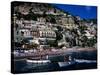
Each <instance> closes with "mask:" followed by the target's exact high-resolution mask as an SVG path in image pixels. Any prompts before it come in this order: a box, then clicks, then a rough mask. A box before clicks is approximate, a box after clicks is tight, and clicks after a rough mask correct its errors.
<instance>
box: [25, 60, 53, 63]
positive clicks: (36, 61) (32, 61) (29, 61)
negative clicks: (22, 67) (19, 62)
mask: <svg viewBox="0 0 100 75" xmlns="http://www.w3.org/2000/svg"><path fill="white" fill-rule="evenodd" d="M26 61H27V62H28V63H34V64H42V63H50V62H51V61H50V60H30V59H27V60H26Z"/></svg>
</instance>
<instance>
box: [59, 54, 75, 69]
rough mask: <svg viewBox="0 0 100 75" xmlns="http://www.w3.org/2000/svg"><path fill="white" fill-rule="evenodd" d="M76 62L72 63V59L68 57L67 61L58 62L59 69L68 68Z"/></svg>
mask: <svg viewBox="0 0 100 75" xmlns="http://www.w3.org/2000/svg"><path fill="white" fill-rule="evenodd" d="M75 63H76V62H75V61H74V59H73V58H72V57H71V56H69V57H68V60H67V61H63V62H58V65H59V67H66V66H70V65H73V64H75Z"/></svg>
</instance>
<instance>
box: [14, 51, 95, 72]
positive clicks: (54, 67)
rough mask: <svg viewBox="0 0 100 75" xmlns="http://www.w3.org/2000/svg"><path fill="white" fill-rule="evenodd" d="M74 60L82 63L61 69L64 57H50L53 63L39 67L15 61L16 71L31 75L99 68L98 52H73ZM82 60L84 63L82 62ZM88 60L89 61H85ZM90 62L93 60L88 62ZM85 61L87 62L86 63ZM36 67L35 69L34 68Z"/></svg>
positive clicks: (22, 61)
mask: <svg viewBox="0 0 100 75" xmlns="http://www.w3.org/2000/svg"><path fill="white" fill-rule="evenodd" d="M69 54H70V55H71V56H72V58H75V59H79V60H80V62H76V63H75V64H73V65H69V66H65V67H60V66H59V65H58V62H59V61H64V56H63V55H62V56H55V57H49V59H50V60H51V61H52V62H51V63H48V64H45V65H42V66H37V65H36V64H30V63H26V61H25V60H20V61H15V63H14V66H15V67H14V69H15V73H31V72H48V71H49V72H50V71H67V70H82V69H96V68H97V62H92V61H97V51H91V52H87V51H83V52H71V53H69ZM81 60H82V61H83V62H81ZM85 60H87V61H85ZM88 60H91V61H89V62H88ZM84 61H85V62H84ZM34 66H35V67H34Z"/></svg>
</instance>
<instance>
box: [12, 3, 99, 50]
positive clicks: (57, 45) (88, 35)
mask: <svg viewBox="0 0 100 75" xmlns="http://www.w3.org/2000/svg"><path fill="white" fill-rule="evenodd" d="M12 19H13V21H12V26H13V33H14V36H13V38H14V39H12V41H13V43H14V49H15V50H16V49H19V48H20V49H26V50H30V49H35V50H45V49H63V48H64V49H67V48H73V47H79V48H88V47H93V48H97V21H96V19H88V20H87V19H82V18H81V17H80V16H73V15H72V14H70V13H69V12H64V11H63V10H60V9H58V8H56V7H55V6H53V5H50V4H38V3H27V4H26V3H22V4H15V6H14V11H13V14H12Z"/></svg>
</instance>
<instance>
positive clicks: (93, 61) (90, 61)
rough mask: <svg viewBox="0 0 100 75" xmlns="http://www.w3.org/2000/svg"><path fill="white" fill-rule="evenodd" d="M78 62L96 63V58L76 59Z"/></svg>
mask: <svg viewBox="0 0 100 75" xmlns="http://www.w3.org/2000/svg"><path fill="white" fill-rule="evenodd" d="M75 61H76V62H78V63H96V62H97V61H96V60H85V59H75Z"/></svg>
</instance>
